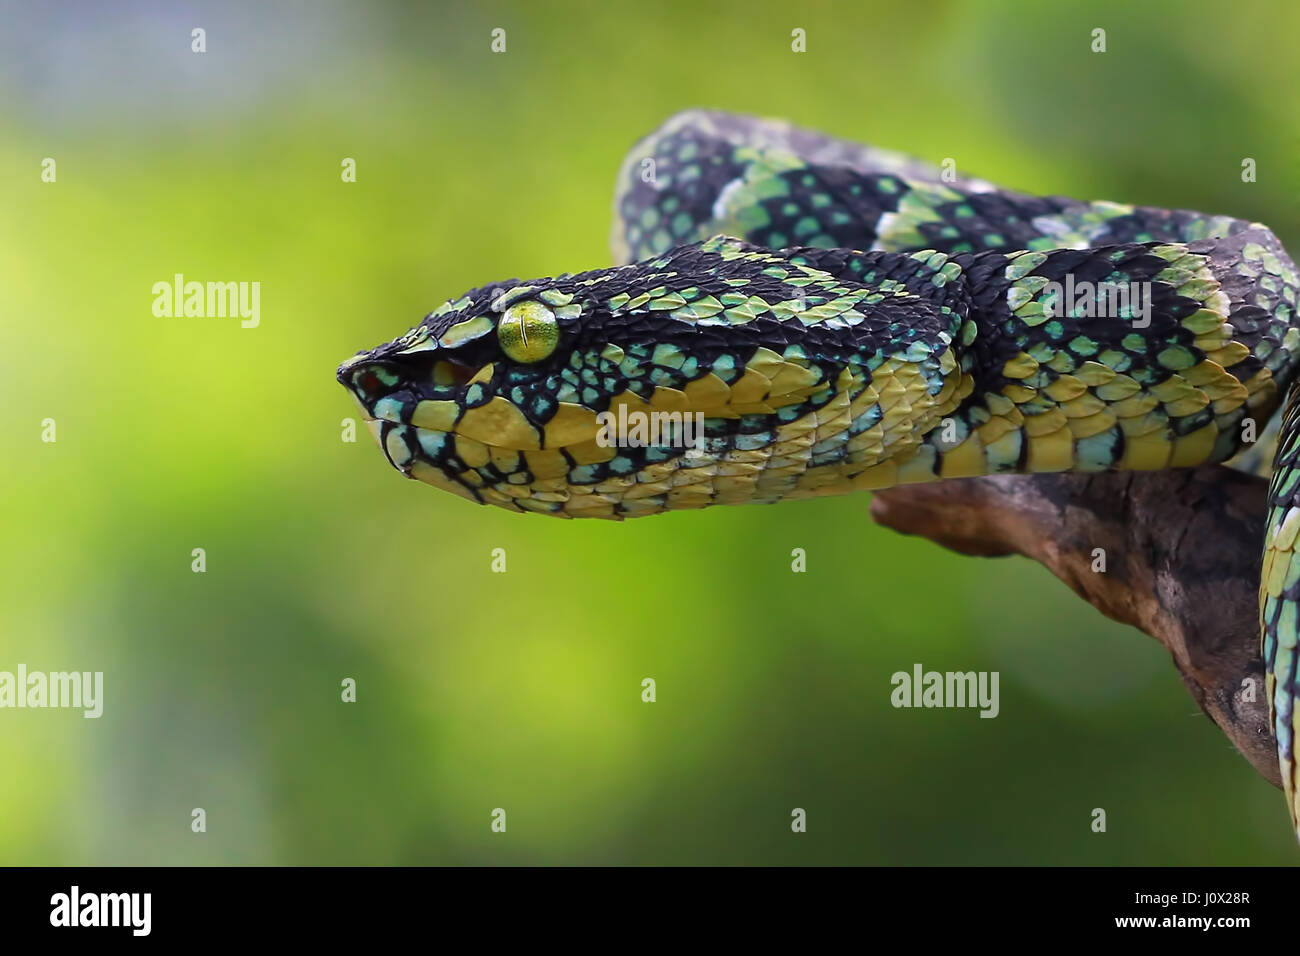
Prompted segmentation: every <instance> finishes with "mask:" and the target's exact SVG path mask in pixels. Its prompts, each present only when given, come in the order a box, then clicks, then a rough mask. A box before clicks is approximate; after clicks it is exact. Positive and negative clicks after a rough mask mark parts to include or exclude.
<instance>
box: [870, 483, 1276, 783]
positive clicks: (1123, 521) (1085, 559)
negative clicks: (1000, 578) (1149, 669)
mask: <svg viewBox="0 0 1300 956" xmlns="http://www.w3.org/2000/svg"><path fill="white" fill-rule="evenodd" d="M1267 487H1268V486H1267V482H1266V481H1264V479H1262V478H1257V477H1255V476H1252V475H1246V474H1243V473H1241V472H1238V471H1234V470H1232V469H1230V468H1224V467H1222V466H1217V465H1215V466H1206V467H1202V468H1194V469H1178V470H1173V471H1158V472H1147V473H1135V472H1128V473H1107V474H1095V475H1077V474H1076V475H1032V476H1012V475H998V476H994V477H988V478H969V479H964V480H960V481H943V482H937V483H935V484H928V485H908V486H904V487H901V488H892V489H889V490H888V491H882V492H877V493H876V495H875V498H874V500H873V501H872V503H871V515H872V517H873V518H874V519H875V520H876V521H877V522H878V523H879V524H882V525H884V526H885V527H888V528H893V529H894V530H895V531H900V532H902V533H904V534H916V535H921V536H922V537H926V538H929V539H930V540H932V541H936V542H938V543H939V544H941V545H943V546H944V547H947V548H951V549H952V550H954V551H957V552H960V553H962V554H971V555H980V556H986V557H992V556H999V555H1007V554H1022V555H1024V556H1025V557H1027V558H1032V559H1033V560H1035V561H1037V562H1039V563H1040V564H1042V565H1044V566H1045V567H1046V568H1047V569H1048V570H1049V571H1051V572H1052V573H1053V574H1055V575H1056V576H1057V577H1058V578H1060V579H1061V580H1062V581H1064V582H1065V583H1066V584H1068V585H1069V586H1070V587H1071V588H1073V589H1074V591H1075V593H1077V594H1078V595H1079V596H1080V597H1082V598H1083V599H1084V600H1086V601H1088V602H1089V603H1091V604H1092V605H1093V606H1095V607H1096V608H1097V609H1098V610H1100V611H1101V612H1102V613H1103V614H1105V615H1106V616H1107V617H1110V618H1113V619H1115V620H1117V621H1120V622H1122V623H1124V624H1131V625H1133V626H1134V627H1136V628H1137V629H1138V630H1140V631H1144V632H1145V633H1147V634H1150V635H1151V636H1152V637H1154V638H1155V639H1156V640H1158V641H1159V642H1160V643H1161V644H1163V645H1165V647H1167V648H1168V649H1169V652H1170V654H1172V655H1173V659H1174V665H1175V666H1176V667H1177V668H1178V673H1179V674H1180V675H1181V676H1182V678H1183V683H1184V684H1185V685H1186V686H1187V689H1188V690H1189V691H1190V692H1191V694H1192V697H1193V698H1194V699H1195V700H1196V703H1197V704H1198V705H1199V706H1200V708H1201V710H1203V711H1205V713H1206V714H1208V715H1209V717H1210V718H1211V719H1212V720H1213V721H1214V722H1215V723H1216V724H1218V725H1219V728H1220V729H1221V730H1222V731H1223V732H1224V733H1225V734H1226V735H1227V737H1228V739H1229V740H1231V741H1232V743H1233V745H1234V746H1235V747H1236V748H1237V749H1238V750H1239V751H1241V753H1242V755H1243V756H1244V757H1245V758H1246V759H1247V760H1248V761H1250V763H1251V765H1252V766H1253V767H1254V768H1255V769H1256V770H1257V771H1259V773H1260V774H1261V775H1263V776H1264V778H1265V779H1267V780H1268V781H1269V782H1271V783H1272V784H1273V785H1274V786H1277V787H1280V786H1281V784H1282V781H1281V777H1280V776H1279V772H1278V765H1277V750H1276V743H1275V741H1274V739H1273V735H1272V731H1271V728H1270V726H1269V720H1268V700H1267V692H1266V691H1265V685H1264V670H1263V663H1262V662H1261V660H1260V655H1259V618H1258V615H1259V611H1258V605H1257V600H1258V593H1259V571H1260V560H1261V559H1260V553H1261V548H1262V546H1263V541H1264V521H1265V514H1266V510H1267V509H1266V508H1265V496H1266V492H1267ZM1096 548H1102V549H1104V551H1105V561H1106V570H1105V572H1104V573H1103V572H1099V571H1093V570H1092V568H1093V564H1094V549H1096ZM1248 679H1253V682H1254V683H1253V689H1254V692H1253V694H1250V693H1248V692H1247V691H1246V688H1247V687H1250V686H1252V685H1250V684H1249V683H1248ZM1251 696H1253V697H1254V700H1249V699H1246V698H1248V697H1251Z"/></svg>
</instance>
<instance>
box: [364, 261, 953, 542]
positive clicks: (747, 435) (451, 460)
mask: <svg viewBox="0 0 1300 956" xmlns="http://www.w3.org/2000/svg"><path fill="white" fill-rule="evenodd" d="M788 252H789V251H788V250H787V251H783V252H780V253H776V252H772V251H771V250H766V249H760V248H758V247H754V246H748V245H746V244H745V243H742V242H740V241H738V240H734V239H727V238H725V237H717V238H715V239H711V240H708V241H707V242H704V243H696V244H692V245H686V246H679V247H677V248H676V249H673V250H670V251H669V252H667V253H665V254H664V255H663V256H661V257H658V258H655V259H650V260H646V261H644V262H640V263H635V264H632V265H626V266H619V267H616V268H612V269H604V270H597V271H593V272H585V273H581V274H578V275H562V276H558V277H555V278H547V279H536V280H529V281H525V282H520V281H517V280H511V281H509V282H505V283H496V284H493V285H490V286H484V287H482V288H478V289H474V290H472V291H470V292H468V293H466V294H465V295H464V296H462V297H461V298H459V299H456V300H454V301H450V302H448V303H446V304H445V305H443V306H442V307H441V308H439V309H437V310H436V311H434V312H432V313H431V314H429V315H428V316H426V317H425V319H424V320H423V321H422V322H421V323H420V324H419V325H417V326H416V327H415V328H413V329H411V330H410V331H409V332H407V333H406V334H405V335H403V336H402V337H401V338H398V339H396V340H394V341H393V342H390V343H388V344H386V345H382V346H380V347H378V348H375V349H372V350H370V351H368V352H363V353H361V354H359V355H357V356H356V357H355V358H353V359H351V360H350V361H348V362H345V363H344V364H343V365H342V366H341V367H340V368H339V370H338V378H339V381H340V382H341V383H342V384H343V385H344V386H346V387H347V388H348V389H349V390H351V392H352V393H353V395H354V396H355V397H356V399H357V400H358V402H359V403H360V405H361V407H362V410H363V412H364V413H365V416H366V418H367V420H368V423H369V426H370V428H371V430H372V431H373V433H374V435H375V438H376V439H377V440H378V442H379V444H380V447H381V448H382V449H383V450H384V453H385V454H386V455H387V457H388V459H389V461H390V462H391V463H392V464H393V466H394V467H395V468H397V469H398V470H400V471H401V472H403V473H404V474H406V475H407V476H408V477H412V478H417V479H420V480H422V481H425V482H428V483H429V484H432V485H435V486H436V487H439V488H443V489H445V490H449V491H452V492H455V493H456V494H459V495H461V496H463V497H466V498H469V499H471V500H473V501H477V502H481V503H485V504H495V505H499V506H501V507H505V508H508V509H510V510H514V511H533V512H540V513H545V514H553V515H559V516H562V517H579V516H581V517H586V516H595V517H607V518H622V517H632V516H637V515H642V514H653V513H656V512H659V511H665V510H669V509H673V508H684V507H702V506H704V505H709V504H721V503H742V502H747V501H775V500H778V499H780V498H786V497H791V496H794V497H798V496H800V495H801V494H805V493H806V494H820V493H831V492H833V491H837V490H849V489H848V488H840V487H838V484H836V483H837V482H838V483H839V484H842V483H843V482H842V481H841V480H840V479H841V478H842V476H843V470H842V469H837V468H836V467H832V466H838V465H841V464H843V463H844V462H845V461H846V460H849V459H852V458H855V457H856V459H859V460H860V461H861V463H862V464H861V468H859V469H858V470H859V471H861V470H863V469H865V468H867V467H868V466H869V465H870V464H873V463H874V462H875V460H876V459H877V457H878V456H879V454H880V452H881V446H882V443H885V444H888V443H889V442H890V441H892V440H893V438H892V437H891V435H890V434H887V433H886V432H887V428H886V426H890V427H892V423H893V419H890V421H889V422H886V423H883V424H882V422H881V419H882V416H883V409H882V408H880V407H878V405H877V403H876V402H875V401H874V398H875V392H874V391H869V383H870V381H871V380H872V371H871V370H872V369H874V368H876V367H877V366H879V365H880V363H881V361H882V360H883V358H884V357H883V356H881V355H878V354H876V350H875V349H874V348H873V344H875V345H879V344H880V343H881V342H884V341H887V340H888V339H889V338H890V337H891V332H890V329H891V327H897V328H895V329H894V331H895V332H897V330H898V328H901V327H902V326H903V325H906V326H908V328H909V329H911V330H912V331H911V332H909V333H908V334H909V336H911V338H910V339H909V343H910V352H909V354H913V353H914V354H916V355H919V356H920V357H921V358H923V359H927V360H928V359H931V358H933V357H934V355H935V354H937V350H938V349H941V348H942V343H940V342H938V341H937V340H936V341H935V342H934V345H935V351H933V352H932V351H930V350H929V346H928V345H927V346H926V347H925V348H919V349H918V345H919V344H923V343H920V342H919V340H917V339H916V337H915V330H916V329H917V328H918V327H919V325H918V323H920V322H921V320H922V319H923V318H924V316H921V317H920V318H918V316H917V315H912V314H910V313H908V312H907V310H908V309H912V310H916V309H921V308H923V307H924V303H920V304H918V300H914V299H909V300H908V302H906V303H905V302H903V301H902V300H901V299H900V300H898V302H897V303H896V308H874V307H872V306H871V305H870V304H869V303H867V302H866V301H864V299H866V297H867V294H868V292H870V291H871V290H867V289H864V288H863V287H861V286H858V287H856V288H855V289H852V290H850V289H848V288H846V285H845V280H842V279H839V278H835V277H833V276H831V275H829V274H827V273H826V272H823V271H820V270H818V269H815V268H812V267H811V266H809V265H807V264H803V263H800V262H798V261H795V260H793V259H792V258H791V256H790V255H788V254H787V253H788ZM879 298H881V297H880V296H879V295H876V296H875V299H879ZM886 298H888V297H887V296H886ZM909 303H910V304H909ZM855 305H861V309H855V308H854V306H855ZM899 310H903V311H901V312H900V311H899ZM927 314H928V313H927ZM909 361H911V360H909ZM932 364H933V363H932ZM886 370H887V369H886ZM886 370H882V371H886ZM931 371H932V372H933V374H934V376H936V377H935V378H934V380H933V381H932V382H930V383H927V382H925V381H920V380H919V379H917V382H916V383H913V378H916V376H915V375H914V376H912V378H907V379H900V381H904V382H905V385H904V386H903V387H905V388H907V389H910V390H914V389H915V388H921V389H923V390H925V389H927V388H928V390H929V391H930V392H937V391H938V389H939V388H940V387H941V385H942V382H941V381H940V380H939V378H938V377H937V376H939V375H940V372H939V370H938V368H937V366H936V367H935V368H934V369H932V370H931ZM901 374H902V373H900V375H901ZM900 393H901V391H900ZM856 398H860V399H861V400H860V401H859V402H858V406H860V407H857V408H856V414H857V415H858V416H859V421H858V422H857V423H856V425H853V426H852V427H851V423H850V411H851V409H850V403H851V402H853V401H854V399H856ZM918 401H919V400H918ZM831 403H834V408H833V409H831V410H828V409H827V406H828V405H829V404H831ZM819 412H820V413H821V418H820V422H819V417H818V413H819ZM894 417H895V418H898V419H899V422H902V423H904V424H906V425H907V427H911V422H912V419H911V418H907V419H906V421H904V418H903V417H901V416H894ZM875 425H878V426H879V427H878V428H877V429H876V431H875V432H873V433H872V434H870V435H866V436H865V437H861V438H859V439H858V440H857V441H856V442H853V441H851V440H852V439H853V438H854V436H856V435H858V433H859V432H861V431H863V430H864V429H867V428H869V427H871V426H875ZM902 427H903V426H902V425H901V424H900V425H899V428H902ZM877 433H879V434H878V435H877ZM822 466H825V467H822ZM818 473H820V475H819V474H818ZM823 479H825V481H823ZM832 485H834V486H835V487H832Z"/></svg>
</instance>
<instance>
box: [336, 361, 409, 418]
mask: <svg viewBox="0 0 1300 956" xmlns="http://www.w3.org/2000/svg"><path fill="white" fill-rule="evenodd" d="M337 378H338V380H339V384H341V385H342V386H343V387H344V388H346V389H347V390H348V391H350V392H351V393H352V394H353V395H354V396H355V397H356V399H357V400H358V401H359V402H361V404H362V405H363V406H365V407H367V408H373V407H374V404H375V402H377V401H379V400H380V399H381V398H384V397H385V396H387V395H391V394H392V393H393V392H395V391H397V390H398V389H400V388H401V387H402V375H401V374H400V372H399V371H398V369H397V368H396V367H394V366H393V365H392V364H391V363H388V362H374V361H366V360H365V359H361V358H360V357H358V358H356V359H352V360H350V361H347V362H344V363H343V364H342V365H340V366H339V369H338V372H337Z"/></svg>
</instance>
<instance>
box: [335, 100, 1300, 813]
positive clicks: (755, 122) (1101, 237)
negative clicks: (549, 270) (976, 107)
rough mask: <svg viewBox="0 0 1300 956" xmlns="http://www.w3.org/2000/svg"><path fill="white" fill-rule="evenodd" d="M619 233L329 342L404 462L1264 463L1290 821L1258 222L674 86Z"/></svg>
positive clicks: (1282, 428) (1279, 542)
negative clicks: (972, 165)
mask: <svg viewBox="0 0 1300 956" xmlns="http://www.w3.org/2000/svg"><path fill="white" fill-rule="evenodd" d="M611 245H612V248H613V252H614V259H615V262H616V264H615V265H614V266H613V267H611V268H607V269H595V270H591V271H587V272H580V273H577V274H569V273H566V274H564V275H559V276H553V277H546V278H539V279H530V280H519V279H510V280H507V281H504V282H496V283H491V284H488V285H485V286H480V287H478V288H475V289H471V290H469V291H468V292H466V293H465V294H464V295H461V296H459V297H458V298H455V299H449V300H448V301H447V302H446V303H444V304H443V305H441V306H439V307H438V308H437V309H435V310H434V311H432V312H430V313H429V314H428V315H427V316H425V317H424V319H423V320H421V321H420V322H419V323H418V324H417V325H416V326H414V327H413V328H412V329H410V330H409V331H407V332H406V333H405V334H403V335H401V336H399V337H398V338H396V339H394V340H392V341H390V342H388V343H386V344H383V345H380V346H378V347H376V348H373V349H370V350H367V351H365V352H361V353H359V354H358V355H356V356H355V357H354V358H352V359H350V360H348V361H347V362H344V363H343V364H342V365H341V366H340V367H339V369H338V373H337V375H338V380H339V381H340V383H342V384H343V385H344V386H345V387H346V388H347V389H348V390H349V391H350V392H351V393H352V395H353V397H354V398H355V399H356V401H357V402H358V404H359V405H360V407H361V410H362V413H363V415H364V416H365V418H366V423H367V426H368V427H369V428H370V430H371V432H372V433H373V434H374V436H375V438H376V440H377V441H378V442H379V445H380V447H381V448H382V450H383V452H384V454H385V456H386V457H387V458H388V460H389V462H390V463H391V464H392V465H393V466H394V467H395V468H397V469H398V470H399V471H401V472H402V473H403V474H405V475H407V476H408V477H411V478H416V479H419V480H421V481H424V482H426V483H428V484H431V485H433V486H435V487H437V488H441V489H443V490H446V491H451V492H453V493H455V494H457V495H460V496H461V497H465V498H468V499H469V500H472V501H475V502H478V503H482V504H491V505H495V506H497V507H501V508H504V509H506V510H510V511H514V512H518V513H528V512H533V513H538V514H548V515H553V516H556V517H563V518H583V517H599V518H609V519H615V520H618V519H624V518H632V517H640V516H643V515H651V514H658V513H662V512H666V511H674V510H683V509H695V508H703V507H710V506H714V505H726V504H746V503H762V504H771V503H776V502H780V501H786V500H791V499H798V498H807V497H814V496H820V495H829V494H841V493H845V492H849V491H857V490H872V489H880V488H888V487H893V486H896V485H901V484H907V483H912V482H926V481H935V480H940V479H946V478H960V477H970V476H978V475H991V474H1002V473H1007V474H1034V473H1051V472H1067V471H1068V472H1105V471H1115V470H1130V471H1153V470H1164V469H1169V468H1181V467H1191V466H1196V465H1200V464H1205V463H1209V462H1225V461H1226V462H1229V463H1230V464H1233V465H1235V466H1237V467H1243V468H1252V469H1263V470H1270V468H1271V473H1272V477H1271V481H1270V486H1269V500H1268V508H1269V514H1268V519H1267V524H1266V527H1267V533H1266V539H1265V541H1264V542H1262V543H1263V548H1264V552H1263V553H1264V560H1263V568H1262V572H1261V580H1260V633H1261V655H1262V657H1263V660H1264V664H1265V669H1266V674H1267V686H1268V694H1269V700H1270V712H1271V715H1272V721H1273V730H1274V733H1275V735H1276V737H1277V742H1278V760H1279V764H1280V768H1281V776H1282V781H1283V785H1284V790H1285V792H1286V798H1287V804H1288V808H1289V810H1290V812H1291V816H1292V822H1293V825H1294V824H1295V823H1296V821H1297V813H1298V811H1300V795H1298V792H1300V788H1298V787H1297V778H1298V772H1297V767H1296V761H1295V745H1294V738H1295V726H1296V721H1297V709H1296V706H1295V701H1296V697H1297V695H1300V683H1298V682H1297V662H1298V660H1300V653H1298V652H1297V637H1298V636H1300V558H1297V555H1296V542H1297V538H1300V401H1297V400H1296V399H1295V397H1294V392H1293V385H1294V384H1295V382H1296V379H1297V372H1298V371H1300V318H1298V317H1297V314H1298V312H1300V275H1298V274H1297V269H1296V266H1295V263H1294V262H1293V261H1292V260H1291V258H1290V257H1289V256H1288V255H1287V253H1286V250H1285V249H1284V248H1283V247H1282V244H1281V243H1280V242H1279V241H1278V240H1277V237H1276V236H1274V235H1273V233H1272V232H1271V231H1270V230H1269V229H1268V228H1267V227H1265V226H1263V225H1261V224H1259V223H1252V222H1247V221H1244V220H1239V219H1234V218H1231V217H1228V216H1215V215H1206V214H1203V213H1199V212H1194V211H1190V210H1167V209H1158V208H1154V207H1145V206H1134V205H1127V204H1122V203H1115V202H1082V201H1079V200H1074V199H1069V198H1065V197H1060V196H1051V197H1042V196H1031V195H1025V194H1022V193H1017V192H1014V191H1010V190H1005V189H1001V188H998V187H997V186H995V185H993V184H991V183H989V182H986V181H984V180H976V179H961V180H957V181H946V178H945V177H944V176H941V175H940V172H939V170H938V169H937V168H935V167H933V166H931V165H929V164H927V163H924V162H922V161H919V160H915V159H911V158H909V157H906V156H903V155H901V154H898V153H893V152H890V151H886V150H880V149H875V148H872V147H869V146H863V145H860V144H857V143H852V142H847V141H843V140H838V139H833V138H831V137H828V136H824V135H822V134H819V133H815V132H811V131H807V130H803V129H800V128H798V127H795V126H793V125H791V124H789V123H786V122H783V121H777V120H763V119H756V118H753V117H748V116H737V115H732V114H728V113H722V112H715V111H706V110H691V111H687V112H684V113H680V114H678V115H676V116H674V117H672V118H670V119H669V120H668V121H667V122H666V123H664V125H663V126H661V127H660V128H659V129H657V130H655V131H654V132H652V133H650V134H649V135H648V136H647V137H645V138H644V139H643V140H641V141H640V142H639V143H637V144H636V145H635V146H634V147H633V148H632V150H631V151H630V152H629V154H628V155H627V157H626V159H625V160H624V162H623V165H622V168H621V170H620V172H619V175H618V183H617V188H616V193H615V199H614V226H613V232H612V237H611ZM1063 288H1066V289H1069V290H1070V292H1069V294H1068V295H1067V297H1066V298H1067V301H1066V302H1065V303H1064V304H1063V303H1062V302H1061V301H1060V292H1059V290H1061V289H1063ZM1115 289H1125V290H1129V292H1128V294H1126V295H1119V296H1117V295H1114V294H1113V290H1115ZM1134 302H1137V303H1139V304H1140V305H1139V306H1138V307H1135V305H1134ZM1284 405H1285V411H1284V413H1283V414H1281V415H1275V412H1277V410H1278V409H1279V408H1282V407H1283V406H1284ZM605 412H613V413H616V418H617V420H618V421H620V422H626V421H631V420H634V419H636V418H637V417H638V416H655V415H658V416H668V417H671V416H674V415H676V416H684V415H690V414H694V415H700V416H702V417H703V421H704V437H703V439H702V442H701V443H700V444H699V446H698V447H696V448H693V449H691V453H690V454H689V455H688V454H686V451H687V449H685V448H683V447H674V446H672V445H671V444H663V445H649V446H641V445H638V444H637V443H636V442H634V441H629V440H623V439H626V438H627V436H626V435H622V436H619V437H620V440H619V441H616V442H615V443H613V444H612V445H611V444H610V443H609V442H604V441H598V440H597V438H598V432H599V429H600V425H599V424H598V420H597V416H598V415H600V414H601V413H605ZM606 418H608V416H606ZM1270 420H1272V422H1273V426H1275V429H1271V430H1270V431H1269V432H1268V433H1267V434H1265V435H1264V436H1263V438H1262V439H1261V440H1260V441H1258V442H1257V441H1256V437H1257V433H1260V432H1261V431H1262V428H1263V426H1264V424H1265V423H1266V422H1269V421H1270ZM1273 447H1275V453H1274V454H1273V455H1272V461H1271V463H1270V462H1269V461H1267V460H1266V453H1265V449H1271V448H1273Z"/></svg>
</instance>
